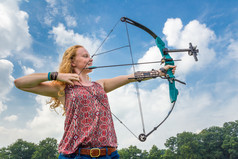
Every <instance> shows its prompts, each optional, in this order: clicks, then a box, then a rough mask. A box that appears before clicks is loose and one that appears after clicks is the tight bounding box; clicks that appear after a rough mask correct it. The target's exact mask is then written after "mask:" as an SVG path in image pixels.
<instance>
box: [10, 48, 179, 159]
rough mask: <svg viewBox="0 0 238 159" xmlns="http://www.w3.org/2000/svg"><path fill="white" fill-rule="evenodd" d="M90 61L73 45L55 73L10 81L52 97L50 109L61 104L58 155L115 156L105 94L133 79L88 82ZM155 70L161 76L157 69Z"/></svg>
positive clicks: (66, 156) (114, 136)
mask: <svg viewBox="0 0 238 159" xmlns="http://www.w3.org/2000/svg"><path fill="white" fill-rule="evenodd" d="M92 62H93V60H92V58H91V57H90V55H89V53H88V52H87V50H86V49H85V48H84V47H82V46H80V45H75V46H72V47H70V48H68V49H67V50H66V51H65V53H64V55H63V59H62V62H61V64H60V67H59V72H49V73H34V74H31V75H27V76H24V77H21V78H18V79H16V80H15V81H14V82H15V85H16V87H17V88H19V89H21V90H23V91H27V92H31V93H35V94H39V95H44V96H49V97H52V100H51V102H52V104H51V108H56V107H58V106H60V105H61V104H62V105H63V106H64V110H65V115H66V118H65V125H64V126H65V127H64V135H63V138H62V140H61V142H60V144H59V148H58V151H59V153H60V156H59V158H65V159H68V158H80V157H81V158H91V157H100V158H104V157H105V158H114V159H116V158H119V155H118V153H117V150H116V148H117V138H116V133H115V129H114V125H113V120H112V116H111V111H110V107H109V104H108V99H107V95H106V93H108V92H110V91H112V90H114V89H117V88H119V87H121V86H123V85H125V84H128V83H130V82H134V81H136V80H135V79H129V78H133V77H134V74H130V75H124V76H118V77H115V78H111V79H101V80H98V81H96V82H91V81H90V80H89V77H88V73H90V72H92V70H91V69H85V68H87V67H89V66H92ZM169 68H173V73H174V71H175V68H176V66H165V67H164V68H163V69H164V70H168V69H169ZM147 73H148V72H147ZM157 73H158V74H160V75H165V74H164V73H162V71H159V70H158V71H157ZM49 80H50V82H49ZM52 80H53V81H52Z"/></svg>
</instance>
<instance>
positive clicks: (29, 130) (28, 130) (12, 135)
mask: <svg viewBox="0 0 238 159" xmlns="http://www.w3.org/2000/svg"><path fill="white" fill-rule="evenodd" d="M47 100H48V98H47V97H43V96H36V102H37V105H38V109H37V115H36V116H35V117H34V118H33V119H32V120H30V121H28V122H27V125H26V127H25V128H5V127H1V126H0V140H1V142H0V147H2V146H7V145H10V144H12V143H13V142H15V141H16V140H17V139H19V138H22V139H24V140H26V141H29V142H35V143H38V142H39V141H40V140H43V139H45V138H46V137H53V138H56V139H57V140H58V141H60V139H61V137H62V135H63V127H64V117H63V116H62V115H61V114H56V113H55V112H54V111H53V110H51V109H50V107H49V105H48V104H46V101H47ZM58 111H59V112H60V110H58ZM61 112H62V111H61ZM7 118H8V119H10V120H11V119H14V118H15V119H16V117H14V116H12V117H7ZM19 120H21V119H19Z"/></svg>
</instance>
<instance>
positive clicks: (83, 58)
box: [72, 47, 93, 72]
mask: <svg viewBox="0 0 238 159" xmlns="http://www.w3.org/2000/svg"><path fill="white" fill-rule="evenodd" d="M92 64H93V59H92V58H91V57H90V54H89V53H88V51H87V50H86V49H85V48H83V47H80V48H78V49H77V51H76V56H75V58H74V59H73V61H72V66H73V67H74V69H75V71H76V70H79V71H81V70H82V69H84V68H87V67H89V66H92ZM86 70H88V71H89V69H86ZM91 71H92V70H90V71H89V72H91Z"/></svg>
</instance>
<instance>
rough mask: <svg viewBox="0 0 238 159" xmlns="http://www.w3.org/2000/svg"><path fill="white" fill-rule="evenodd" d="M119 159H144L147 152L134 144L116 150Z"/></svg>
mask: <svg viewBox="0 0 238 159" xmlns="http://www.w3.org/2000/svg"><path fill="white" fill-rule="evenodd" d="M118 153H119V155H120V159H146V157H147V156H148V152H146V151H143V152H142V151H141V150H140V149H138V148H137V147H136V146H130V147H129V148H123V149H121V150H119V151H118Z"/></svg>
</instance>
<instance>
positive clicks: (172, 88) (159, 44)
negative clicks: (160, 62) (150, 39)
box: [155, 37, 178, 103]
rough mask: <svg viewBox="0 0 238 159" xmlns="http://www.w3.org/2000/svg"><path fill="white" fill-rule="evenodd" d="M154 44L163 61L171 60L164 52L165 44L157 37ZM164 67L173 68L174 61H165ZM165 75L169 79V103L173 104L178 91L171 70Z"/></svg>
mask: <svg viewBox="0 0 238 159" xmlns="http://www.w3.org/2000/svg"><path fill="white" fill-rule="evenodd" d="M155 43H156V45H157V47H158V48H159V50H160V52H161V55H162V57H163V59H172V58H171V56H170V55H169V54H168V53H165V52H164V50H165V43H164V42H163V41H162V40H161V39H160V37H157V38H156V39H155ZM165 65H171V66H174V61H173V60H169V61H165ZM167 75H168V77H169V79H168V80H169V95H170V102H171V103H173V102H175V101H176V100H177V96H178V89H177V88H176V87H175V81H174V78H175V76H174V75H173V73H172V69H171V68H170V69H169V70H168V71H167Z"/></svg>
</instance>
